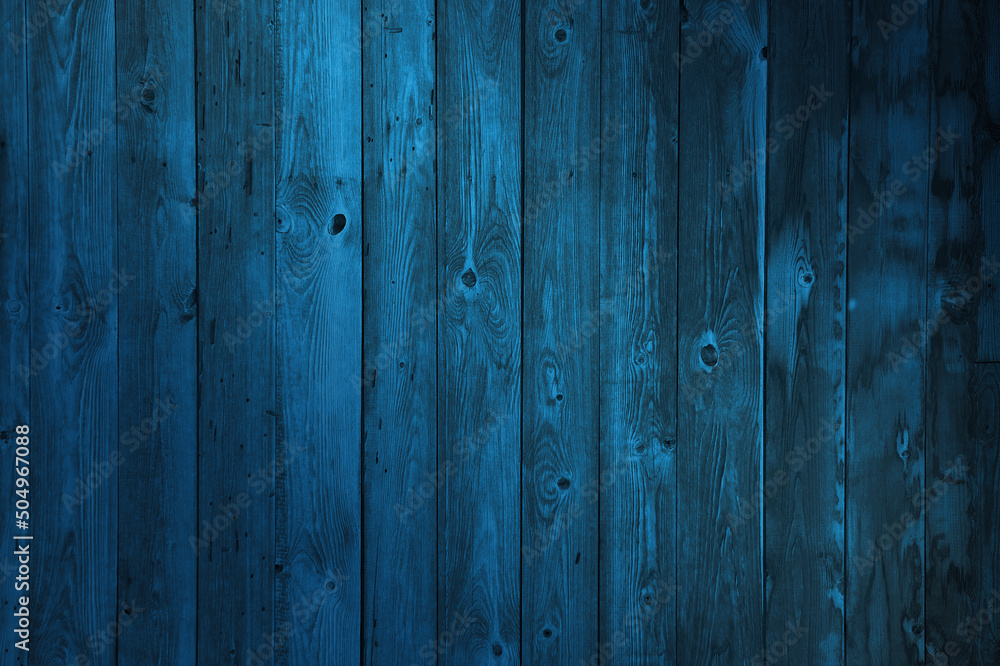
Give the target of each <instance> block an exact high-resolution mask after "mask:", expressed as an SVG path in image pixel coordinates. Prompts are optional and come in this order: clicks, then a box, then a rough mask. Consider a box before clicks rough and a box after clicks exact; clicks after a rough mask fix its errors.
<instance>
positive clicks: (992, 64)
mask: <svg viewBox="0 0 1000 666" xmlns="http://www.w3.org/2000/svg"><path fill="white" fill-rule="evenodd" d="M976 18H977V20H978V21H979V22H980V25H979V30H980V32H981V34H982V35H983V37H982V38H981V39H980V40H979V42H978V49H977V51H976V53H977V56H978V58H979V59H980V60H981V63H982V65H981V66H982V67H984V68H986V71H996V69H997V66H998V64H1000V40H998V39H996V36H997V35H1000V11H997V9H996V6H995V5H993V4H990V3H985V4H984V5H982V6H981V8H980V9H979V11H978V13H977V14H976ZM979 94H980V98H979V99H978V100H977V102H978V104H979V105H980V106H981V108H982V109H983V114H984V115H983V117H982V118H981V119H980V122H979V123H978V125H977V134H976V141H977V146H979V150H980V151H981V152H982V155H981V157H980V158H979V160H980V162H981V164H982V166H981V167H980V170H981V174H982V186H981V188H980V193H979V201H978V202H977V205H978V207H979V210H980V214H981V215H982V219H983V232H984V236H985V237H984V239H983V244H984V254H985V255H986V257H987V258H989V259H990V260H992V259H993V257H1000V141H998V140H997V138H996V134H995V131H992V128H994V127H996V125H997V124H998V123H1000V89H998V87H997V85H996V84H995V77H994V78H992V79H987V81H986V84H985V87H984V88H983V89H982V90H981V91H980V93H979ZM980 301H981V305H980V306H979V308H978V314H977V325H976V329H977V337H978V344H977V348H976V360H977V361H979V362H981V363H984V362H992V363H1000V279H998V278H997V276H996V275H994V276H993V277H992V278H991V279H990V280H989V282H988V284H987V286H986V288H984V289H983V293H982V295H981V298H980Z"/></svg>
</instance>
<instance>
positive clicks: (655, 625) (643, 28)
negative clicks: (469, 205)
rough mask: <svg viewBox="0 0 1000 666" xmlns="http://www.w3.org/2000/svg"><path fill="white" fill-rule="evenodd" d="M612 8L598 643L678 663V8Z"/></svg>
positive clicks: (604, 185) (592, 648) (603, 139)
mask: <svg viewBox="0 0 1000 666" xmlns="http://www.w3.org/2000/svg"><path fill="white" fill-rule="evenodd" d="M601 11H602V14H603V18H602V25H603V27H602V34H601V77H602V83H601V85H602V97H601V117H602V118H601V127H600V130H601V135H600V140H599V141H593V142H592V143H591V144H590V145H593V146H596V147H598V148H599V149H600V153H599V157H596V156H595V157H591V158H590V159H591V160H599V161H600V168H601V202H600V203H601V207H600V210H601V223H600V224H601V226H600V234H599V237H600V252H601V285H600V291H601V305H600V310H599V313H597V316H592V318H593V319H596V320H597V321H596V323H597V324H598V325H599V327H600V369H601V370H600V375H599V380H598V381H600V382H601V388H600V437H601V445H600V474H599V476H598V478H597V479H596V480H595V482H593V483H591V484H590V485H588V486H587V487H586V488H584V492H585V493H590V494H592V495H597V494H598V493H599V494H600V535H601V540H600V565H599V566H600V574H599V575H600V611H599V612H600V634H599V638H600V639H599V641H597V642H596V643H595V641H592V640H591V641H587V645H586V647H587V649H588V652H589V653H591V654H598V655H600V654H602V653H604V652H606V648H605V649H602V647H601V646H604V645H613V646H614V654H615V655H616V658H617V659H620V660H621V661H623V662H624V663H629V664H660V663H673V662H674V660H675V659H676V656H675V653H674V650H675V643H676V636H675V631H676V628H677V627H676V625H677V622H676V619H677V618H676V594H675V593H676V585H677V580H676V557H677V550H676V546H675V538H676V534H675V525H676V510H677V509H676V493H677V488H676V484H677V478H676V474H677V466H676V451H677V441H678V440H677V392H676V391H677V342H676V340H677V302H676V296H677V141H678V106H677V96H678V77H679V75H680V69H679V67H678V61H677V59H676V58H675V54H676V53H677V52H678V50H679V45H678V26H679V14H678V7H677V3H663V4H652V3H635V2H624V1H622V0H605V2H604V3H603V7H602V10H601ZM569 19H570V20H571V22H573V23H575V22H576V20H577V19H576V16H575V15H573V16H570V17H569ZM589 149H590V146H589V145H588V150H589ZM576 177H577V176H576V175H574V178H576ZM555 307H556V308H559V307H561V305H558V304H557V305H556V306H555ZM584 555H585V556H586V555H587V553H586V552H584ZM581 593H583V592H582V591H581ZM588 659H589V656H588ZM664 660H665V661H664ZM574 663H575V662H574ZM588 663H593V662H592V661H588Z"/></svg>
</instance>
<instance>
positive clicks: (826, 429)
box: [726, 418, 839, 531]
mask: <svg viewBox="0 0 1000 666" xmlns="http://www.w3.org/2000/svg"><path fill="white" fill-rule="evenodd" d="M838 432H839V428H838V427H837V426H836V425H835V424H833V423H831V422H830V421H829V419H826V418H823V419H820V428H819V430H818V431H817V432H816V434H815V435H814V436H812V437H810V438H808V439H807V440H806V441H805V442H803V443H802V444H799V445H798V446H796V447H795V448H794V449H792V450H791V451H789V452H788V453H786V454H785V458H784V462H785V466H786V467H787V468H789V469H790V470H791V473H789V472H788V471H786V470H785V469H779V470H778V471H777V472H775V473H774V474H773V475H772V476H771V477H769V478H768V479H767V481H765V482H764V488H763V495H764V499H763V502H761V500H760V499H759V494H757V493H754V495H753V497H752V498H751V500H750V501H748V502H746V503H745V504H743V505H742V506H740V508H739V515H738V516H737V515H736V514H734V513H729V515H727V516H726V522H728V523H729V527H730V529H732V530H734V531H735V530H737V529H739V528H740V527H742V526H743V525H745V524H746V523H747V521H750V520H753V518H754V517H756V516H757V515H758V514H759V513H760V510H761V504H762V503H763V504H766V503H767V502H768V501H769V500H771V499H773V498H774V496H775V495H777V494H778V491H779V490H780V489H781V488H784V487H785V486H787V485H788V484H789V483H790V482H791V481H792V480H793V479H794V478H795V476H794V475H795V473H797V472H800V471H802V470H803V469H804V468H805V466H806V464H808V463H809V461H810V460H812V459H813V458H814V457H815V456H816V454H817V453H819V452H820V451H821V450H822V449H823V447H824V445H826V444H828V443H830V442H832V441H833V439H834V438H835V437H836V436H837V433H838Z"/></svg>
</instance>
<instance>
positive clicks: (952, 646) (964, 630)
mask: <svg viewBox="0 0 1000 666" xmlns="http://www.w3.org/2000/svg"><path fill="white" fill-rule="evenodd" d="M998 614H1000V591H998V590H992V592H991V594H990V598H989V599H988V600H987V601H986V603H985V604H983V605H982V606H981V607H980V608H979V609H978V610H976V611H975V612H973V613H972V614H970V615H966V616H965V619H963V620H961V621H960V622H959V623H958V624H957V625H955V635H956V636H958V637H959V638H961V639H964V643H965V644H966V645H971V644H972V642H973V641H974V640H976V638H977V637H979V636H981V635H982V633H983V631H985V630H986V629H987V628H988V627H990V626H991V625H992V624H993V618H994V617H996V616H997V615H998ZM927 654H928V657H930V661H929V662H928V663H931V664H934V666H947V665H948V664H950V663H952V662H951V660H952V659H954V658H955V657H958V656H959V655H960V654H962V644H961V643H960V642H959V641H957V640H950V641H947V642H946V643H945V644H944V645H942V646H941V647H940V648H938V647H937V646H935V645H933V644H930V643H928V645H927ZM962 663H965V660H962Z"/></svg>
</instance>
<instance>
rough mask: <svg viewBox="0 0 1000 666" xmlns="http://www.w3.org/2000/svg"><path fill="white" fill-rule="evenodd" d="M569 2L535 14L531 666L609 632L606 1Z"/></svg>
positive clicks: (530, 122)
mask: <svg viewBox="0 0 1000 666" xmlns="http://www.w3.org/2000/svg"><path fill="white" fill-rule="evenodd" d="M564 5H565V3H563V5H560V3H559V2H557V1H556V0H530V1H529V2H527V3H526V4H525V7H524V11H525V16H524V100H523V104H524V118H525V127H524V133H525V136H524V150H525V154H524V202H525V204H524V206H525V210H524V250H523V251H524V301H523V304H522V307H523V311H524V319H523V320H524V349H523V354H524V366H523V387H524V415H523V417H524V418H523V429H522V438H523V452H524V459H523V467H522V469H523V473H522V484H523V485H522V497H521V500H522V502H521V504H522V517H521V524H522V549H521V562H522V576H523V589H524V590H525V594H524V595H523V598H522V605H521V619H522V634H521V645H522V651H521V656H522V660H523V662H524V663H527V664H542V663H546V664H569V663H574V664H575V663H578V662H580V661H586V660H587V659H589V658H590V655H591V654H592V653H593V651H594V642H595V638H596V637H597V630H598V627H597V613H598V594H597V590H598V578H597V571H598V521H597V518H598V502H597V500H598V494H597V486H598V483H599V480H598V473H599V472H598V442H599V437H598V412H599V407H600V404H599V398H600V383H599V381H600V380H599V378H598V370H599V368H598V364H597V361H598V356H597V350H598V342H599V339H598V336H597V333H598V327H599V325H600V323H601V321H600V308H599V305H600V304H599V300H598V299H599V293H598V282H599V276H600V264H599V248H600V243H599V241H600V237H601V236H600V214H599V210H600V208H599V202H600V175H601V170H600V159H601V150H602V149H603V148H604V147H605V146H604V144H605V141H606V139H605V137H602V133H601V126H600V121H601V102H600V83H601V70H600V68H599V67H598V63H599V62H600V57H601V54H600V45H601V7H600V0H585V1H583V2H580V3H575V4H574V5H573V6H572V7H565V6H564ZM613 140H620V137H618V136H615V137H613Z"/></svg>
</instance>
